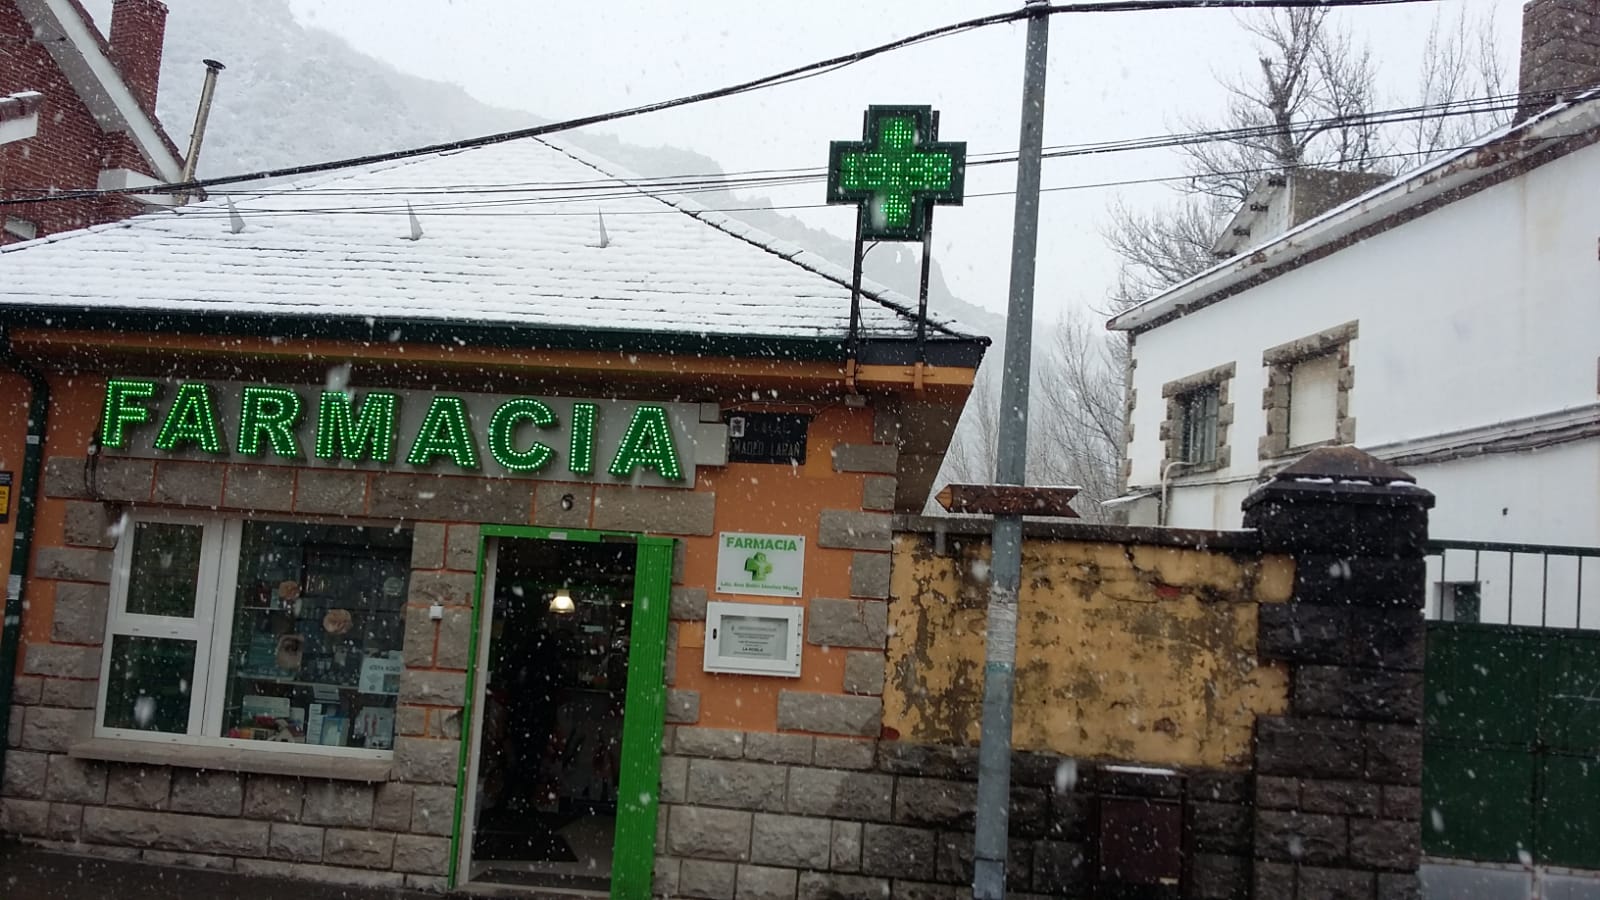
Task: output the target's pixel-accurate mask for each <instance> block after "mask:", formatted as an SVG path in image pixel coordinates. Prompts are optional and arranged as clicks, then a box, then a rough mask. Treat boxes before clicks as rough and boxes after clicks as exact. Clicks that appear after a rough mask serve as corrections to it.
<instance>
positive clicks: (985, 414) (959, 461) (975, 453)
mask: <svg viewBox="0 0 1600 900" xmlns="http://www.w3.org/2000/svg"><path fill="white" fill-rule="evenodd" d="M999 370H1000V359H999V354H998V353H991V354H990V355H989V357H988V358H987V359H985V360H984V363H983V365H982V366H981V367H979V369H978V377H977V380H976V381H974V382H973V386H972V395H971V396H970V397H969V398H968V400H967V406H966V409H965V410H963V412H962V414H961V421H960V422H958V423H956V433H955V437H954V438H953V439H952V440H951V442H950V451H949V452H948V453H946V454H945V459H944V466H943V469H942V472H941V474H940V476H939V484H941V485H943V484H947V483H949V482H962V483H966V484H988V483H989V482H991V481H993V480H994V475H995V461H996V453H997V449H998V441H999V438H1000V378H999V374H998V373H999Z"/></svg>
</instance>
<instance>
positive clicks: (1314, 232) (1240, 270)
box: [1106, 88, 1600, 332]
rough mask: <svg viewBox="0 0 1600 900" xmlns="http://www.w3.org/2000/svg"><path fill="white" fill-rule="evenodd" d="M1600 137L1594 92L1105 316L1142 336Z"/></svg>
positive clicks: (1598, 99) (1599, 98) (1599, 97)
mask: <svg viewBox="0 0 1600 900" xmlns="http://www.w3.org/2000/svg"><path fill="white" fill-rule="evenodd" d="M1597 137H1600V88H1592V89H1589V90H1585V91H1583V92H1581V93H1579V94H1577V95H1576V96H1574V97H1572V98H1571V99H1570V100H1567V101H1564V102H1561V103H1558V104H1556V105H1554V106H1552V107H1550V108H1549V109H1547V110H1545V111H1544V112H1541V113H1539V114H1538V115H1536V116H1532V117H1530V118H1528V119H1525V120H1522V121H1518V122H1513V123H1512V124H1510V125H1507V126H1505V127H1503V128H1499V129H1497V130H1495V131H1493V132H1490V133H1489V134H1487V135H1485V136H1483V137H1482V138H1479V139H1478V140H1477V141H1475V142H1473V143H1472V144H1471V145H1469V146H1467V147H1463V148H1461V149H1459V150H1456V151H1453V152H1451V153H1447V154H1445V155H1443V156H1441V157H1439V158H1438V159H1435V160H1432V161H1431V162H1428V163H1426V164H1424V165H1422V166H1419V167H1418V168H1415V169H1412V170H1411V171H1409V172H1404V173H1402V174H1400V175H1399V176H1397V177H1395V178H1393V179H1391V180H1389V181H1387V182H1385V183H1384V184H1381V185H1379V186H1377V187H1375V188H1373V189H1372V190H1370V191H1368V192H1366V193H1364V194H1361V195H1360V196H1358V197H1355V198H1354V199H1352V200H1350V201H1349V202H1347V203H1344V204H1342V205H1339V206H1336V207H1334V208H1333V209H1331V210H1328V211H1327V212H1325V213H1323V214H1322V215H1320V216H1317V217H1315V218H1312V219H1308V220H1307V221H1305V222H1303V223H1301V224H1300V225H1298V226H1296V227H1294V228H1291V229H1289V230H1288V231H1286V232H1283V233H1282V234H1279V235H1276V236H1274V237H1272V238H1270V239H1268V240H1266V241H1264V242H1261V243H1260V244H1259V245H1258V246H1255V247H1251V248H1247V249H1243V250H1241V251H1239V253H1238V254H1237V255H1236V256H1233V257H1231V258H1230V259H1228V260H1226V261H1224V262H1222V263H1219V264H1218V265H1216V266H1213V267H1212V268H1210V269H1207V270H1205V271H1204V272H1201V273H1200V274H1198V275H1195V276H1194V277H1192V278H1190V279H1189V280H1187V281H1183V282H1180V283H1178V284H1176V285H1174V286H1172V287H1170V288H1168V289H1167V290H1166V291H1163V292H1162V293H1160V294H1157V295H1156V296H1154V297H1151V298H1150V299H1148V300H1145V301H1144V302H1143V303H1140V304H1139V305H1137V306H1134V307H1133V308H1131V309H1129V310H1127V311H1126V312H1123V313H1120V314H1118V315H1115V316H1113V317H1111V320H1110V321H1109V322H1107V323H1106V327H1108V328H1110V329H1112V330H1113V331H1135V332H1139V331H1147V330H1149V329H1151V328H1156V327H1158V326H1160V325H1162V324H1165V323H1166V322H1168V321H1170V320H1172V319H1174V318H1176V317H1177V316H1181V315H1183V314H1184V313H1187V312H1191V311H1193V310H1196V309H1199V308H1202V307H1204V306H1209V305H1210V304H1212V303H1215V302H1218V301H1220V300H1223V299H1225V298H1227V297H1229V296H1232V295H1234V294H1237V293H1239V292H1241V291H1244V290H1248V289H1249V288H1252V287H1255V286H1256V285H1258V284H1260V283H1262V282H1264V281H1267V280H1270V279H1272V278H1274V277H1276V276H1277V275H1279V274H1282V273H1283V272H1286V271H1289V270H1290V269H1292V268H1294V267H1295V266H1298V265H1301V264H1303V263H1306V262H1309V261H1312V260H1315V259H1316V258H1318V256H1319V255H1321V254H1324V253H1327V252H1332V251H1337V250H1338V249H1339V247H1341V246H1343V243H1341V242H1349V241H1351V240H1352V239H1354V238H1355V237H1356V236H1362V237H1366V236H1370V235H1372V234H1375V233H1377V232H1378V231H1382V230H1384V229H1385V228H1388V227H1390V226H1392V225H1394V224H1398V223H1399V222H1402V221H1405V220H1407V219H1408V218H1412V217H1414V216H1416V215H1417V214H1418V212H1417V211H1418V210H1419V209H1420V210H1421V211H1422V212H1423V213H1426V212H1428V211H1430V210H1432V209H1434V208H1437V207H1439V206H1443V205H1445V204H1447V203H1452V202H1454V201H1456V200H1460V199H1462V198H1464V197H1467V196H1470V195H1471V194H1473V193H1475V192H1476V191H1477V190H1480V189H1482V188H1485V187H1488V186H1490V185H1492V184H1496V183H1498V182H1499V181H1500V180H1502V179H1504V178H1506V177H1510V176H1514V175H1516V174H1519V173H1521V172H1524V171H1527V170H1528V169H1531V168H1534V167H1537V166H1539V165H1543V164H1544V163H1546V162H1549V161H1551V160H1553V159H1557V158H1559V157H1561V156H1564V155H1566V154H1567V153H1570V152H1572V151H1573V150H1576V149H1579V148H1581V147H1584V146H1588V145H1589V144H1592V143H1594V142H1595V140H1596V138H1597Z"/></svg>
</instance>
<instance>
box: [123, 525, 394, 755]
mask: <svg viewBox="0 0 1600 900" xmlns="http://www.w3.org/2000/svg"><path fill="white" fill-rule="evenodd" d="M262 521H274V522H277V521H282V522H290V523H294V522H303V521H305V520H301V519H295V518H293V517H288V518H283V519H276V518H274V519H271V520H262ZM141 522H159V523H167V524H178V525H197V526H200V527H201V528H203V529H204V530H203V532H202V534H201V539H200V572H199V575H198V578H197V580H196V585H195V606H194V613H195V614H194V617H193V618H192V619H182V618H176V617H170V616H146V615H134V614H130V613H127V612H125V609H126V607H127V598H128V588H129V575H130V573H131V572H132V565H131V564H132V558H133V543H134V541H133V538H134V534H135V533H136V530H137V528H138V525H139V523H141ZM244 523H245V520H244V519H243V518H239V517H235V516H226V515H221V514H217V515H209V514H198V513H178V512H166V511H161V512H138V513H133V514H130V515H129V517H128V519H127V520H126V522H125V524H124V527H123V529H122V534H121V535H120V536H119V537H118V539H117V546H116V549H115V550H114V551H113V558H112V561H113V565H114V568H113V571H112V580H111V603H110V607H111V609H110V612H109V614H108V619H107V628H106V637H105V644H104V645H103V649H102V652H101V654H100V656H101V659H100V685H99V690H98V692H97V695H96V698H95V710H94V715H95V718H94V735H95V737H97V738H114V739H118V740H136V741H146V742H154V743H162V744H189V745H195V744H198V745H204V746H209V747H228V748H234V749H239V750H258V751H267V752H273V753H299V754H309V755H316V756H337V757H346V758H357V759H392V758H393V757H394V751H393V750H369V749H367V748H365V747H335V746H330V745H326V744H296V743H288V742H283V741H255V740H246V739H243V738H228V737H222V736H221V735H222V716H223V711H224V710H223V707H224V703H225V701H224V698H225V697H226V696H227V689H228V664H229V661H230V660H231V658H232V655H233V650H234V648H233V616H234V608H235V604H236V602H237V594H238V584H239V555H240V547H241V544H242V542H243V537H244ZM341 524H342V523H341ZM118 635H128V636H132V637H155V638H174V639H178V640H192V641H194V642H195V661H194V668H195V672H194V677H192V680H191V682H190V689H189V723H188V730H187V731H186V732H185V733H182V734H176V733H170V732H160V731H145V730H142V729H135V728H111V727H107V726H106V724H105V717H106V693H107V691H108V690H109V689H110V684H111V657H112V641H113V640H115V638H116V637H117V636H118ZM217 648H221V652H213V651H214V650H216V649H217Z"/></svg>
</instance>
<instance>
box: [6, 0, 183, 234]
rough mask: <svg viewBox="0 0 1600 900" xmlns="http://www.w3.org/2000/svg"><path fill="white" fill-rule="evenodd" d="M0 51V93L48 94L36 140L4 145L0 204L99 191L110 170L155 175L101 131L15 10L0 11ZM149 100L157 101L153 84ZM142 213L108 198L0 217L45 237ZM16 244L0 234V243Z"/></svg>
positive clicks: (123, 139) (26, 207) (124, 144)
mask: <svg viewBox="0 0 1600 900" xmlns="http://www.w3.org/2000/svg"><path fill="white" fill-rule="evenodd" d="M0 44H4V45H5V47H6V52H5V53H3V54H0V93H4V94H8V93H12V92H14V91H22V90H34V91H39V92H40V93H42V94H44V102H43V105H42V106H41V108H40V110H39V133H38V134H37V135H35V136H34V137H32V138H29V139H28V140H24V141H16V142H13V143H10V144H0V199H7V200H10V199H17V198H25V197H32V196H37V193H38V191H39V190H82V189H89V188H94V187H95V186H96V185H97V183H98V181H99V177H100V171H101V170H102V169H106V168H129V169H133V170H134V171H138V172H142V173H144V174H146V175H151V176H152V177H153V176H154V170H153V169H152V168H151V167H150V165H149V163H147V162H146V161H145V160H144V158H143V157H142V156H140V154H139V153H138V151H137V150H136V149H134V148H133V146H132V142H131V141H130V140H129V138H128V137H127V136H126V135H122V134H107V133H105V132H103V131H101V130H100V126H99V124H98V123H97V122H96V121H95V118H94V116H93V114H92V113H90V112H89V108H88V107H87V106H85V105H84V103H83V101H82V100H80V99H79V98H78V95H77V93H76V92H75V91H74V90H73V88H72V85H71V84H70V83H69V82H68V81H67V78H66V76H65V75H63V74H62V73H61V70H60V69H59V68H57V67H56V64H55V61H54V60H52V59H51V58H50V53H49V51H47V50H46V49H45V48H44V46H43V45H42V44H40V43H39V42H37V41H35V40H34V39H33V27H32V26H31V25H29V24H28V22H27V20H26V19H24V18H23V16H22V13H21V12H20V11H19V10H18V9H17V6H16V4H14V3H7V4H0ZM157 64H158V65H159V57H158V60H157ZM150 94H151V97H152V99H153V98H154V94H155V89H154V84H153V83H152V84H151V87H150ZM153 108H154V107H153V106H152V107H151V109H153ZM140 210H141V207H140V206H139V204H138V203H136V202H134V201H132V200H128V199H125V198H121V197H103V198H88V199H82V200H69V201H61V202H54V203H41V204H20V205H17V206H9V207H4V208H0V216H4V215H9V216H15V217H16V218H19V219H24V220H27V221H29V222H32V223H34V225H36V226H37V227H38V236H39V237H44V236H45V235H50V234H57V233H59V232H63V231H71V230H73V229H77V228H86V227H88V226H90V225H98V224H103V223H106V222H115V221H118V220H120V219H125V218H128V217H129V216H132V215H135V214H137V213H138V212H140ZM16 240H17V239H16V238H13V237H10V236H9V235H5V234H4V233H3V232H0V243H12V242H15V241H16Z"/></svg>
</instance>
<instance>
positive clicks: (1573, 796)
mask: <svg viewBox="0 0 1600 900" xmlns="http://www.w3.org/2000/svg"><path fill="white" fill-rule="evenodd" d="M1427 652H1428V657H1427V706H1426V742H1425V746H1424V760H1423V768H1422V799H1423V812H1422V844H1423V850H1424V852H1426V853H1427V854H1428V855H1430V856H1440V857H1451V858H1457V859H1473V860H1483V861H1487V862H1522V863H1524V864H1527V863H1536V864H1539V865H1551V866H1572V867H1574V868H1583V869H1600V634H1597V633H1596V632H1594V631H1574V630H1564V629H1548V628H1524V627H1513V626H1504V625H1479V624H1467V623H1460V622H1430V623H1429V625H1428V651H1427Z"/></svg>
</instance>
